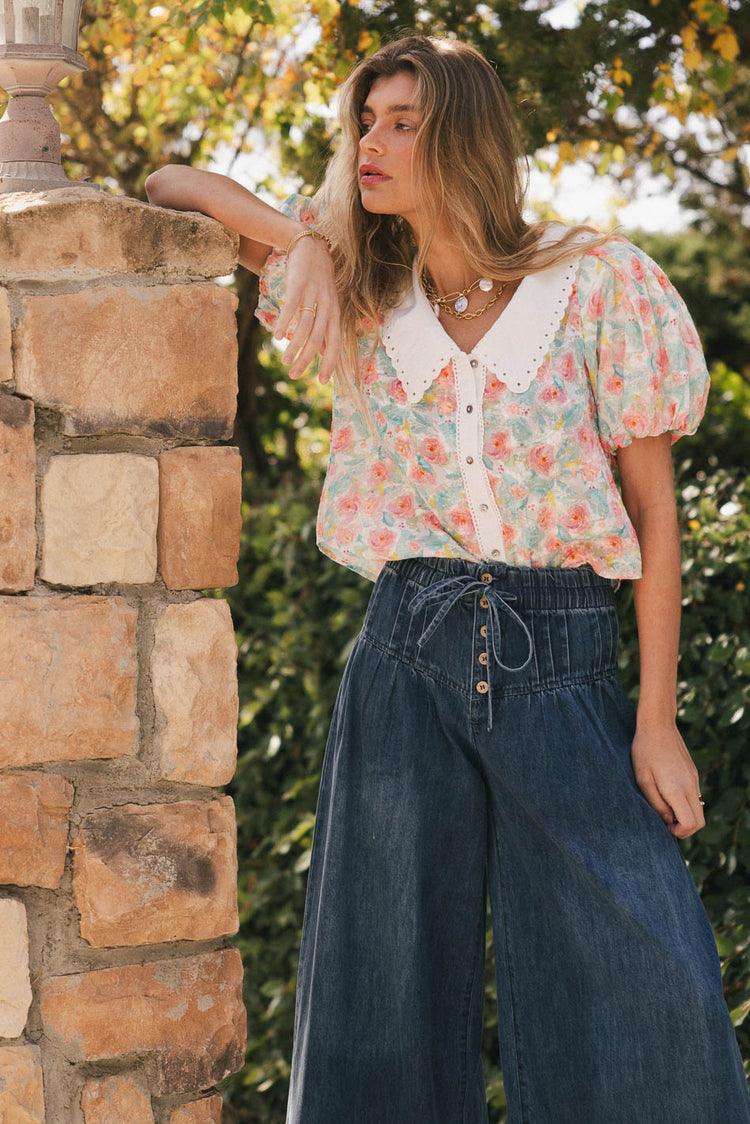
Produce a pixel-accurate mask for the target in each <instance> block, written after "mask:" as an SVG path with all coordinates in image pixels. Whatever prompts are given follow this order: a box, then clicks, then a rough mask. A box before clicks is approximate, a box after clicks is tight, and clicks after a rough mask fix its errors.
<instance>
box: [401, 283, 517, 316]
mask: <svg viewBox="0 0 750 1124" xmlns="http://www.w3.org/2000/svg"><path fill="white" fill-rule="evenodd" d="M421 280H422V288H423V290H424V293H425V296H426V297H427V299H428V301H429V302H430V304H431V305H432V310H433V312H434V313H435V315H436V316H439V315H440V310H441V309H443V310H444V311H445V312H448V313H450V315H451V316H455V317H456V318H457V319H459V320H473V319H474V318H475V317H476V316H481V315H482V313H483V312H486V311H487V309H488V308H491V307H492V305H493V304H494V303H495V301H496V300H497V299H498V297H499V296H500V294H501V293H502V291H503V289H504V288H505V285H504V284H503V285H500V286H499V288H498V290H497V292H496V293H495V294H494V295H493V296H492V297H491V298H490V299H489V300H488V301H487V303H486V304H485V305H484V306H483V307H482V308H480V309H479V310H478V311H477V312H467V311H466V309H467V308H468V307H469V296H470V294H471V293H473V292H474V290H475V289H480V290H481V291H482V292H483V293H490V292H492V290H493V289H494V287H495V282H494V281H492V280H491V279H490V278H489V277H479V278H477V280H476V281H472V283H471V285H469V286H468V287H467V288H465V289H458V290H456V292H455V293H446V294H445V296H442V297H441V296H439V295H438V293H437V291H436V290H435V288H434V287H433V286H432V285H431V284H430V282H429V281H428V280H427V278H426V277H425V275H424V274H423V275H422V279H421Z"/></svg>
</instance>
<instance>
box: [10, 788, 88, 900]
mask: <svg viewBox="0 0 750 1124" xmlns="http://www.w3.org/2000/svg"><path fill="white" fill-rule="evenodd" d="M73 795H74V794H73V786H72V785H71V784H70V783H69V782H68V781H66V779H65V777H60V776H57V775H56V774H54V773H50V774H44V773H36V772H27V771H23V772H18V773H0V884H2V885H5V886H10V885H12V886H43V887H44V888H45V889H48V890H55V889H56V888H57V887H58V886H59V885H60V882H61V880H62V876H63V870H64V869H65V853H66V850H67V846H68V815H69V813H70V809H71V805H72V804H73Z"/></svg>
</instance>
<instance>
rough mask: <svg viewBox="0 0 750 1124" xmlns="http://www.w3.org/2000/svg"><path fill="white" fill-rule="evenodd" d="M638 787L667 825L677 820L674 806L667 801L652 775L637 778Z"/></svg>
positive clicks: (669, 825)
mask: <svg viewBox="0 0 750 1124" xmlns="http://www.w3.org/2000/svg"><path fill="white" fill-rule="evenodd" d="M637 780H638V787H639V788H640V790H641V792H642V793H643V795H644V796H645V797H646V799H647V800H648V802H649V804H650V805H651V807H652V808H653V809H654V810H655V811H657V812H658V813H659V815H660V816H661V818H662V819H663V820H664V823H665V824H666V825H667V827H671V826H672V824H673V823H674V820H675V815H674V812H673V810H672V806H671V805H670V804H668V803H667V801H666V800H665V799H664V797H663V796H662V794H661V793H660V792H659V789H658V788H657V787H656V782H655V781H654V780H653V778H652V777H643V778H637Z"/></svg>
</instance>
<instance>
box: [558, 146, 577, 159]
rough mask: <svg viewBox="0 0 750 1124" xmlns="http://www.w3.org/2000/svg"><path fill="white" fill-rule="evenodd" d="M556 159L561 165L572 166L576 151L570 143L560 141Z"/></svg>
mask: <svg viewBox="0 0 750 1124" xmlns="http://www.w3.org/2000/svg"><path fill="white" fill-rule="evenodd" d="M557 155H558V159H559V161H560V162H561V163H563V164H574V163H575V159H576V150H575V149H574V148H573V145H572V144H571V143H570V141H562V142H561V144H560V146H559V148H558V150H557Z"/></svg>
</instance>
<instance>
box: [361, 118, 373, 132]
mask: <svg viewBox="0 0 750 1124" xmlns="http://www.w3.org/2000/svg"><path fill="white" fill-rule="evenodd" d="M371 128H372V121H360V123H359V131H360V133H361V134H362V136H364V135H365V133H369V131H370V129H371Z"/></svg>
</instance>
